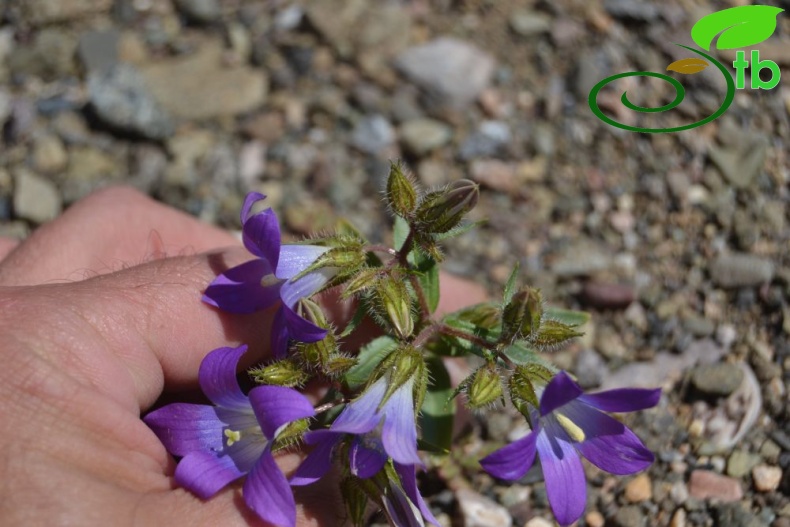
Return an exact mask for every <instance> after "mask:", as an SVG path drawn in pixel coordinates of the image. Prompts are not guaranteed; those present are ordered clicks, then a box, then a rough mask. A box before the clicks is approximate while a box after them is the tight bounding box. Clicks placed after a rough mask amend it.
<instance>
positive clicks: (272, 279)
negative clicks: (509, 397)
mask: <svg viewBox="0 0 790 527" xmlns="http://www.w3.org/2000/svg"><path fill="white" fill-rule="evenodd" d="M279 281H280V279H279V278H277V277H276V276H274V273H269V274H267V275H266V276H264V277H263V278H261V285H262V286H263V287H269V286H272V285H276V284H277V283H278V282H279Z"/></svg>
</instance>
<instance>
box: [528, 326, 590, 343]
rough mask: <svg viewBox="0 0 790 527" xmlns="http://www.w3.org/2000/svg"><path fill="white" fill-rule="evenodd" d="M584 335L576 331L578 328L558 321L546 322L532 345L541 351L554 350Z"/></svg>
mask: <svg viewBox="0 0 790 527" xmlns="http://www.w3.org/2000/svg"><path fill="white" fill-rule="evenodd" d="M582 335H584V333H582V332H581V331H577V330H576V326H570V325H568V324H563V323H562V322H558V321H556V320H544V321H543V323H542V324H541V325H540V329H539V330H538V333H537V335H535V338H534V339H533V340H532V344H533V345H534V346H536V347H538V348H541V349H553V348H556V347H559V346H561V345H562V344H564V343H565V342H567V341H569V340H570V339H573V338H576V337H581V336H582Z"/></svg>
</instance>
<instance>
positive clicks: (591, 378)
mask: <svg viewBox="0 0 790 527" xmlns="http://www.w3.org/2000/svg"><path fill="white" fill-rule="evenodd" d="M574 372H575V373H576V379H577V380H578V381H579V384H580V385H581V386H582V388H595V387H597V386H600V385H601V382H603V379H604V377H605V376H606V374H607V373H609V369H608V368H607V367H606V361H604V360H603V357H601V356H600V355H599V354H598V353H597V352H596V351H595V350H594V349H592V348H585V349H583V350H582V351H581V352H580V353H579V355H578V356H577V357H576V367H575V368H574Z"/></svg>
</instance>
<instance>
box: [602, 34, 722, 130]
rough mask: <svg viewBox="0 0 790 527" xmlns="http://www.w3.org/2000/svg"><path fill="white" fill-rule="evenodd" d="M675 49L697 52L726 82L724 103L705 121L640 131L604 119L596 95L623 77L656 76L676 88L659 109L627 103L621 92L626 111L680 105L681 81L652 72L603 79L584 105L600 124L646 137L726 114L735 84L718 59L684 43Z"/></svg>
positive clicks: (682, 93)
mask: <svg viewBox="0 0 790 527" xmlns="http://www.w3.org/2000/svg"><path fill="white" fill-rule="evenodd" d="M676 46H680V47H681V48H686V49H687V50H689V51H691V52H693V53H696V54H697V55H701V56H703V57H705V58H706V59H708V60H709V61H711V62H712V63H713V64H714V65H715V66H716V67H717V68H719V71H720V72H721V74H722V75H723V76H724V80H726V81H727V96H726V97H725V98H724V102H722V104H721V106H719V109H718V110H716V112H715V113H714V114H712V115H710V116H708V117H706V118H704V119H701V120H699V121H697V122H694V123H691V124H686V125H683V126H675V127H673V128H642V127H639V126H630V125H627V124H623V123H618V122H617V121H615V120H614V119H612V118H611V117H608V116H606V115H605V114H604V113H603V112H602V111H601V109H600V108H599V107H598V92H600V91H601V89H602V88H603V87H604V86H606V85H607V84H609V83H610V82H612V81H614V80H617V79H622V78H623V77H656V78H658V79H662V80H665V81H667V82H668V83H670V84H671V85H672V86H674V88H675V99H674V100H673V101H672V102H670V103H668V104H665V105H664V106H659V107H658V108H644V107H642V106H637V105H636V104H634V103H632V102H631V101H629V100H628V96H627V94H626V92H623V96H622V97H621V98H620V100H621V101H622V102H623V105H624V106H625V107H626V108H629V109H631V110H634V111H637V112H642V113H655V112H665V111H667V110H671V109H673V108H675V107H676V106H677V105H678V104H680V103H681V102H683V98H684V97H685V96H686V90H685V89H684V88H683V85H681V84H680V82H678V81H677V80H675V79H673V78H672V77H670V76H669V75H665V74H663V73H654V72H652V71H629V72H626V73H618V74H617V75H612V76H611V77H606V78H605V79H604V80H602V81H601V82H599V83H598V84H596V85H595V86H593V89H592V90H590V95H589V96H588V97H587V102H588V103H589V105H590V109H591V110H592V111H593V113H594V114H595V115H596V116H598V118H599V119H600V120H602V121H603V122H605V123H607V124H610V125H612V126H616V127H617V128H621V129H623V130H628V131H630V132H643V133H647V134H656V133H662V132H680V131H682V130H688V129H690V128H696V127H697V126H702V125H703V124H708V123H709V122H711V121H712V120H714V119H716V118H718V117H720V116H721V115H722V114H723V113H724V112H726V111H727V108H729V107H730V104H732V100H733V99H734V98H735V81H733V80H732V76H731V75H730V73H729V72H728V71H727V69H726V68H725V67H724V65H722V64H721V63H720V62H719V61H718V60H716V59H714V58H713V57H711V56H710V55H708V54H706V53H705V52H703V51H700V50H698V49H694V48H690V47H688V46H684V45H683V44H676Z"/></svg>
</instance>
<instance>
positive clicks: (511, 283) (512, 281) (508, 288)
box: [504, 262, 519, 305]
mask: <svg viewBox="0 0 790 527" xmlns="http://www.w3.org/2000/svg"><path fill="white" fill-rule="evenodd" d="M518 269H519V263H518V262H516V265H514V266H513V272H511V273H510V278H508V279H507V284H505V301H504V304H505V305H507V304H508V303H509V302H510V300H511V299H512V298H513V295H514V294H516V281H517V279H518Z"/></svg>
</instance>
